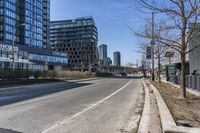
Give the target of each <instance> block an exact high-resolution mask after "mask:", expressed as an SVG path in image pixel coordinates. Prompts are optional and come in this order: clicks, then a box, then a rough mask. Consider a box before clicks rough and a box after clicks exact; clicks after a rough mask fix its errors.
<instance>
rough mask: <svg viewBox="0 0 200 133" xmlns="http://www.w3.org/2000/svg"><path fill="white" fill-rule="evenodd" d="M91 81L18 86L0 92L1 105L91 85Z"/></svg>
mask: <svg viewBox="0 0 200 133" xmlns="http://www.w3.org/2000/svg"><path fill="white" fill-rule="evenodd" d="M90 84H91V83H76V82H62V83H58V84H43V85H37V86H24V87H18V88H15V89H14V90H8V91H5V92H0V106H4V105H8V104H13V103H16V102H20V101H25V100H29V99H32V98H36V97H42V96H45V95H50V94H53V93H56V92H61V91H65V90H70V89H76V88H77V87H82V86H86V85H90Z"/></svg>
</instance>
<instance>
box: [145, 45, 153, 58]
mask: <svg viewBox="0 0 200 133" xmlns="http://www.w3.org/2000/svg"><path fill="white" fill-rule="evenodd" d="M151 54H152V46H147V47H146V59H147V60H150V59H151Z"/></svg>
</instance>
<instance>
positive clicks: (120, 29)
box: [51, 0, 142, 65]
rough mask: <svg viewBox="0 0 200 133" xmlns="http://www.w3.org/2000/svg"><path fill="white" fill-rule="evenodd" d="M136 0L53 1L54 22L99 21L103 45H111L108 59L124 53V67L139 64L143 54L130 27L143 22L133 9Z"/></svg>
mask: <svg viewBox="0 0 200 133" xmlns="http://www.w3.org/2000/svg"><path fill="white" fill-rule="evenodd" d="M133 5H134V0H51V20H65V19H72V18H77V17H82V16H92V17H93V18H94V19H95V22H96V25H97V28H98V33H99V45H100V44H102V43H104V44H107V45H108V56H109V57H111V59H113V52H115V51H120V52H121V55H122V65H126V64H127V63H128V62H132V63H136V59H139V58H140V55H139V54H138V53H136V52H135V51H137V43H138V40H137V38H136V37H134V34H133V33H132V32H131V31H130V29H129V28H128V25H129V26H131V27H133V28H135V27H139V25H140V24H141V22H142V20H141V19H140V16H139V15H137V14H136V13H135V12H134V11H133V9H131V8H130V6H133Z"/></svg>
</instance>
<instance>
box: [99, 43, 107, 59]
mask: <svg viewBox="0 0 200 133" xmlns="http://www.w3.org/2000/svg"><path fill="white" fill-rule="evenodd" d="M106 58H107V45H106V44H101V45H100V46H99V59H100V60H104V59H106Z"/></svg>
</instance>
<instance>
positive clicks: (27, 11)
mask: <svg viewBox="0 0 200 133" xmlns="http://www.w3.org/2000/svg"><path fill="white" fill-rule="evenodd" d="M49 6H50V0H0V21H1V23H0V40H1V41H6V42H12V41H13V39H14V41H15V43H17V44H24V45H33V46H36V47H42V48H46V47H48V45H49V33H48V31H49V23H50V18H49V17H50V14H49V13H50V7H49Z"/></svg>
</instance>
